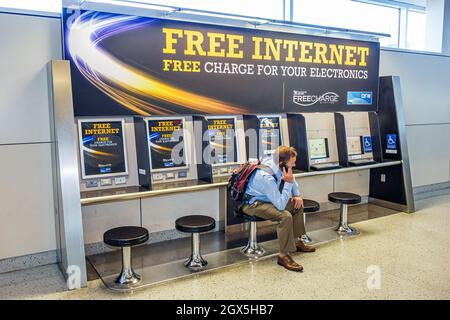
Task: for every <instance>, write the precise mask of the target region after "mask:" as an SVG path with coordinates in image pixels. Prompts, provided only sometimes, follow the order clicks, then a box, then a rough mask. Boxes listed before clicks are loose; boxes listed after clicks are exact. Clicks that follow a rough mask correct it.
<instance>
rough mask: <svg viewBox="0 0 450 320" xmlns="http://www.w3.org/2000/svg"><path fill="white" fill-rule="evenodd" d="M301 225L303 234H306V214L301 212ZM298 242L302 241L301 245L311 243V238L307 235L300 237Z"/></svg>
mask: <svg viewBox="0 0 450 320" xmlns="http://www.w3.org/2000/svg"><path fill="white" fill-rule="evenodd" d="M303 225H304V226H305V232H306V213H305V212H303ZM300 240H302V241H303V243H311V242H312V240H311V238H310V237H309V236H308V234H307V233H305V234H304V235H302V236H301V237H300Z"/></svg>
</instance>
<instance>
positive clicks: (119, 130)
mask: <svg viewBox="0 0 450 320" xmlns="http://www.w3.org/2000/svg"><path fill="white" fill-rule="evenodd" d="M123 127H124V121H123V120H108V119H98V120H95V119H92V120H91V119H80V120H78V132H79V139H80V155H81V161H80V162H81V172H82V177H83V179H86V178H95V177H108V176H117V175H126V174H127V173H128V169H127V158H126V154H125V139H124V132H123Z"/></svg>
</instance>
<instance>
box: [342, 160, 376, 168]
mask: <svg viewBox="0 0 450 320" xmlns="http://www.w3.org/2000/svg"><path fill="white" fill-rule="evenodd" d="M348 163H349V164H350V165H351V166H365V165H368V164H374V163H377V162H376V161H375V160H373V159H358V160H352V161H349V162H348Z"/></svg>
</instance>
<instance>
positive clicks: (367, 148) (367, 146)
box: [364, 136, 372, 152]
mask: <svg viewBox="0 0 450 320" xmlns="http://www.w3.org/2000/svg"><path fill="white" fill-rule="evenodd" d="M364 152H372V138H371V137H370V136H366V137H364Z"/></svg>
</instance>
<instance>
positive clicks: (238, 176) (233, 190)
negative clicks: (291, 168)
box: [227, 161, 272, 211]
mask: <svg viewBox="0 0 450 320" xmlns="http://www.w3.org/2000/svg"><path fill="white" fill-rule="evenodd" d="M256 169H264V170H265V171H266V170H267V169H268V170H270V168H269V167H268V166H266V165H262V164H261V162H260V161H258V162H246V163H243V164H241V165H240V166H239V168H237V169H236V170H234V171H233V173H232V174H231V177H230V179H229V180H228V185H227V191H228V194H229V196H230V198H231V199H232V200H233V202H234V210H235V211H240V210H241V209H242V206H243V205H244V202H245V201H246V200H250V198H251V197H250V196H248V195H246V194H245V190H246V189H247V185H248V182H249V180H250V178H251V176H252V175H253V173H254V172H255V171H256ZM270 171H272V170H270Z"/></svg>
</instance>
